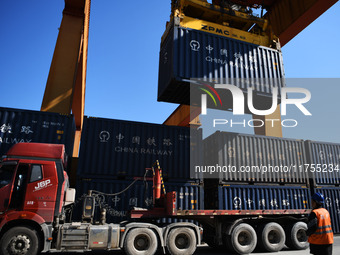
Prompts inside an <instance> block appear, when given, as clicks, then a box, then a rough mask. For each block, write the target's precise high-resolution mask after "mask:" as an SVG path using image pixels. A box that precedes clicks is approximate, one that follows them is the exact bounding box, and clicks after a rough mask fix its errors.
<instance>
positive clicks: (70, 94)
mask: <svg viewBox="0 0 340 255" xmlns="http://www.w3.org/2000/svg"><path fill="white" fill-rule="evenodd" d="M337 1H338V0H299V1H296V0H228V1H226V0H214V1H213V3H214V4H210V3H208V2H207V1H205V0H190V1H189V0H186V1H185V2H192V3H193V4H198V5H200V6H201V10H202V11H203V13H205V12H206V15H209V12H210V13H213V12H214V10H216V9H218V8H219V7H220V8H221V7H223V6H221V5H222V4H223V3H227V4H229V5H230V4H236V5H239V6H241V7H243V10H247V8H246V7H256V8H258V7H261V8H263V9H265V10H266V11H267V12H266V13H265V14H264V16H263V17H261V18H263V19H265V20H267V22H268V24H267V25H269V26H270V29H271V32H272V33H273V34H274V35H276V36H277V37H278V38H279V39H280V44H281V46H284V45H285V44H287V43H288V42H289V41H290V40H291V39H292V38H294V37H295V36H296V35H297V34H298V33H300V32H301V31H302V30H303V29H304V28H306V27H307V26H308V25H309V24H311V23H312V22H313V21H314V20H315V19H317V18H318V17H319V16H320V15H321V14H322V13H324V12H325V11H326V10H328V9H329V8H330V7H331V6H332V5H334V4H335V3H336V2H337ZM174 2H177V1H172V3H174ZM90 5H91V0H65V8H64V11H63V19H62V22H61V26H60V30H59V35H58V39H57V43H56V47H55V51H54V55H53V59H52V64H51V67H50V72H49V75H48V80H47V84H46V88H45V94H44V98H43V102H42V105H41V111H48V112H58V113H62V114H69V113H71V112H72V113H73V115H74V117H75V121H76V127H77V131H76V137H75V146H74V151H73V156H74V157H77V156H78V149H79V143H80V137H81V129H82V124H83V116H84V106H85V87H86V66H87V49H88V36H89V19H90ZM219 5H220V6H219ZM209 9H210V11H209ZM172 10H173V11H174V8H172ZM241 12H242V10H241ZM171 15H174V13H173V12H172V14H171ZM196 18H200V17H199V16H197V17H196ZM226 25H228V24H226ZM229 25H230V24H229ZM247 28H248V26H245V27H244V29H247ZM199 114H200V111H199V109H195V108H191V109H190V107H188V106H185V105H180V106H179V107H178V108H177V109H176V110H175V111H174V112H173V113H172V114H171V115H170V116H169V118H167V120H166V121H165V122H164V124H167V125H179V126H189V125H190V124H189V123H190V122H191V124H195V125H196V126H197V125H199V122H198V118H197V116H198V115H199ZM274 114H279V113H277V112H276V113H274ZM266 117H267V116H265V117H263V118H266ZM270 118H272V116H271V117H270ZM275 118H276V117H275ZM257 132H258V133H259V134H264V135H274V136H280V134H275V132H274V133H273V130H272V129H270V128H267V127H265V128H264V129H262V130H257Z"/></svg>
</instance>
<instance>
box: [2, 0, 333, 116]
mask: <svg viewBox="0 0 340 255" xmlns="http://www.w3.org/2000/svg"><path fill="white" fill-rule="evenodd" d="M170 2H171V1H170V0H149V1H113V0H92V5H91V18H90V35H89V49H88V50H89V54H88V69H87V70H88V71H87V88H86V104H85V114H86V115H89V116H96V117H105V118H115V119H126V120H135V121H144V122H154V123H162V122H163V121H164V120H165V119H166V118H167V117H168V116H169V115H170V114H171V113H172V112H173V110H174V109H175V108H176V107H177V105H174V104H169V103H163V102H157V82H158V53H159V48H160V38H161V36H162V33H163V32H164V29H165V23H166V21H168V19H169V15H170ZM63 8H64V1H63V0H53V1H46V0H30V1H26V0H25V1H24V0H11V1H8V0H7V1H5V0H1V8H0V31H1V40H0V87H1V92H2V93H1V94H2V97H1V102H0V106H2V107H12V108H22V109H31V110H39V109H40V105H41V101H42V98H43V93H44V88H45V84H46V80H47V77H48V72H49V68H50V64H51V60H52V55H53V51H54V47H55V42H56V39H57V36H58V27H59V26H60V22H61V19H62V10H63ZM339 13H340V3H339V2H338V3H336V4H335V5H334V6H333V7H332V8H331V9H329V10H328V11H327V12H326V13H324V14H323V15H322V16H321V17H320V18H319V19H318V20H316V21H315V22H314V23H313V24H311V25H310V26H309V27H308V28H307V29H305V30H304V31H303V32H302V33H300V34H299V35H298V36H297V37H296V38H294V39H293V40H292V41H290V42H289V43H288V44H287V45H286V46H285V47H284V48H283V57H284V64H285V72H286V76H287V77H304V78H306V77H309V78H315V77H321V78H326V77H337V78H340V63H339V61H340V50H339V42H340V33H339V32H338V31H339V28H338V27H339V24H340V16H339ZM324 103H327V102H324Z"/></svg>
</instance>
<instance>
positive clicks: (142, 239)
mask: <svg viewBox="0 0 340 255" xmlns="http://www.w3.org/2000/svg"><path fill="white" fill-rule="evenodd" d="M135 247H136V249H137V250H139V251H143V250H147V249H148V248H149V239H148V237H146V236H144V235H140V236H138V237H137V238H136V240H135Z"/></svg>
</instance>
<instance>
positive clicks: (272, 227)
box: [259, 222, 286, 252]
mask: <svg viewBox="0 0 340 255" xmlns="http://www.w3.org/2000/svg"><path fill="white" fill-rule="evenodd" d="M285 241H286V235H285V232H284V230H283V228H282V227H281V226H280V225H279V224H277V223H275V222H270V223H267V224H265V225H263V226H262V227H261V228H260V231H259V246H260V247H261V248H263V249H264V250H266V251H269V252H276V251H280V250H281V249H282V248H283V247H284V245H285Z"/></svg>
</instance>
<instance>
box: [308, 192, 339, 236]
mask: <svg viewBox="0 0 340 255" xmlns="http://www.w3.org/2000/svg"><path fill="white" fill-rule="evenodd" d="M314 192H320V193H322V194H323V195H324V198H325V203H324V207H325V208H326V209H327V210H328V212H329V214H330V216H331V222H332V230H333V232H334V233H335V234H339V233H340V187H327V186H322V187H316V188H314Z"/></svg>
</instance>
